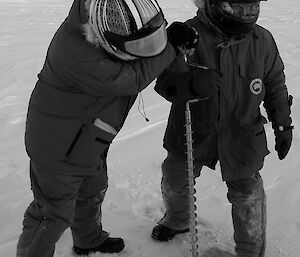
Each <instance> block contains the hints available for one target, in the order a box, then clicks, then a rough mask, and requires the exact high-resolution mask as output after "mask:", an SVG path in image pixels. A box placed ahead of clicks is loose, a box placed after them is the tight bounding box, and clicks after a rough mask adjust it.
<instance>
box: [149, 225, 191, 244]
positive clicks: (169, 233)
mask: <svg viewBox="0 0 300 257" xmlns="http://www.w3.org/2000/svg"><path fill="white" fill-rule="evenodd" d="M188 231H189V229H188V228H186V229H183V230H174V229H171V228H167V227H165V226H164V225H161V224H159V225H157V226H155V227H154V228H153V230H152V234H151V236H152V238H154V239H156V240H158V241H169V240H171V239H173V238H174V236H176V235H177V234H181V233H186V232H188Z"/></svg>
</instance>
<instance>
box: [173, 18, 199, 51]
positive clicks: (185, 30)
mask: <svg viewBox="0 0 300 257" xmlns="http://www.w3.org/2000/svg"><path fill="white" fill-rule="evenodd" d="M167 34H168V40H169V42H170V43H171V44H172V46H173V47H174V49H175V51H176V54H178V53H179V49H178V47H179V46H181V47H185V48H187V49H192V48H195V47H196V46H197V44H198V41H199V39H198V38H199V34H198V32H197V31H196V30H195V29H194V28H193V27H191V26H188V25H187V24H185V23H183V22H178V21H175V22H173V23H172V24H171V25H170V26H169V27H168V28H167Z"/></svg>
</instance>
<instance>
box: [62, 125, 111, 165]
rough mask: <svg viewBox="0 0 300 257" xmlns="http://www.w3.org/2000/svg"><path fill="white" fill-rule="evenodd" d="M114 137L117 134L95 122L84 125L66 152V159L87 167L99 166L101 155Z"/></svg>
mask: <svg viewBox="0 0 300 257" xmlns="http://www.w3.org/2000/svg"><path fill="white" fill-rule="evenodd" d="M114 137H115V134H112V133H109V132H107V131H104V130H103V129H101V128H99V127H97V126H96V125H94V124H93V123H88V124H86V125H83V126H82V127H81V128H80V129H79V131H78V133H77V134H76V136H75V138H74V140H73V142H72V143H71V145H70V147H69V149H68V151H67V153H66V161H67V162H69V163H72V164H76V165H81V166H86V167H93V166H98V165H99V164H100V162H101V155H102V154H103V153H104V151H105V150H107V149H108V147H109V145H110V143H111V142H112V140H113V139H114Z"/></svg>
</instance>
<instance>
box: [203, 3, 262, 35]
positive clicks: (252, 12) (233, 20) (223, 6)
mask: <svg viewBox="0 0 300 257" xmlns="http://www.w3.org/2000/svg"><path fill="white" fill-rule="evenodd" d="M261 1H266V0H261ZM206 11H207V15H208V17H209V19H210V20H211V22H212V23H213V24H214V25H216V26H217V27H218V28H219V29H220V30H221V31H222V32H223V33H224V34H226V35H229V36H231V35H240V34H247V33H249V32H250V31H252V29H253V26H254V24H255V23H256V21H257V19H258V16H259V11H260V0H227V1H224V0H207V4H206Z"/></svg>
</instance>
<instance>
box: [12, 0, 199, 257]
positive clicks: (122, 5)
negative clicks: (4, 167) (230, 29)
mask: <svg viewBox="0 0 300 257" xmlns="http://www.w3.org/2000/svg"><path fill="white" fill-rule="evenodd" d="M133 1H134V2H135V0H133ZM130 2H132V1H130ZM138 2H139V4H135V5H133V4H132V3H131V4H130V5H129V4H127V3H129V1H128V0H114V1H106V0H75V1H74V2H73V4H72V7H71V9H70V12H69V15H68V17H67V18H66V19H65V21H64V22H63V23H62V24H61V26H60V27H59V29H58V30H57V31H56V33H55V35H54V37H53V39H52V41H51V43H50V46H49V48H48V52H47V56H46V60H45V63H44V66H43V68H42V70H41V72H40V73H39V74H38V81H37V83H36V85H35V88H34V90H33V92H32V94H31V97H30V102H29V106H28V113H27V120H26V132H25V145H26V151H27V153H28V156H29V157H30V179H31V188H32V191H33V196H34V199H33V201H32V203H31V204H30V205H29V207H28V208H27V210H26V212H25V214H24V221H23V231H22V233H21V235H20V237H19V241H18V244H17V257H52V256H53V255H54V251H55V244H56V242H57V241H58V240H59V238H60V236H61V235H62V233H63V232H64V231H65V230H66V229H67V228H69V227H70V228H71V231H72V236H73V243H74V246H73V251H74V252H75V253H76V254H78V255H88V254H89V253H93V252H108V253H114V252H120V251H121V250H122V249H123V248H124V241H123V239H122V238H112V237H109V234H108V233H107V232H106V231H104V230H103V229H102V223H101V203H102V201H103V199H104V196H105V192H106V190H107V187H108V181H107V166H106V157H107V152H108V148H109V145H110V144H111V142H112V140H113V139H114V137H115V136H116V135H117V134H118V132H119V131H120V129H121V128H122V126H123V124H124V122H125V119H126V117H127V115H128V112H129V110H130V108H131V107H132V105H133V103H134V101H135V99H136V97H137V94H138V93H139V92H141V91H142V90H143V89H144V88H145V87H147V86H148V85H149V84H150V82H151V81H153V80H154V79H155V78H156V77H157V76H158V75H159V74H160V73H161V72H162V71H163V70H164V69H165V68H166V67H167V66H168V65H169V64H170V63H171V62H172V61H173V60H174V58H175V57H176V54H177V53H178V46H179V45H187V46H188V45H190V44H191V43H193V42H196V41H197V34H196V32H195V30H194V29H192V28H191V27H189V26H188V25H186V24H184V23H175V24H172V25H171V26H170V28H171V29H169V30H168V29H167V30H166V28H165V26H166V22H165V19H164V16H163V13H162V10H161V9H160V7H159V5H158V4H157V2H156V1H151V0H139V1H138ZM132 8H136V10H135V13H139V17H134V16H133V14H132V13H133V12H132V11H134V10H132ZM136 19H140V21H139V23H137V22H136ZM137 24H141V25H142V26H141V27H140V28H138V25H137ZM176 35H177V36H176ZM178 35H180V37H179V36H178Z"/></svg>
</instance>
